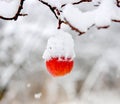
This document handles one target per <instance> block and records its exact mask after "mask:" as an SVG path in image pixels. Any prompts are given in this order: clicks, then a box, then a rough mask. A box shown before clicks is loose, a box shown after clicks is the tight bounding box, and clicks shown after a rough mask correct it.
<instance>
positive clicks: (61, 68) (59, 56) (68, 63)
mask: <svg viewBox="0 0 120 104" xmlns="http://www.w3.org/2000/svg"><path fill="white" fill-rule="evenodd" d="M55 34H56V35H53V36H52V37H50V38H49V39H48V43H47V48H46V50H45V52H44V54H43V58H44V59H45V63H46V67H47V70H48V72H49V73H50V74H51V75H52V76H64V75H66V74H68V73H70V72H71V70H72V68H73V65H74V57H75V52H74V41H73V39H72V36H71V35H70V34H68V33H66V32H63V31H62V30H57V31H56V32H55Z"/></svg>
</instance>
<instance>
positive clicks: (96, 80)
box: [0, 0, 120, 104]
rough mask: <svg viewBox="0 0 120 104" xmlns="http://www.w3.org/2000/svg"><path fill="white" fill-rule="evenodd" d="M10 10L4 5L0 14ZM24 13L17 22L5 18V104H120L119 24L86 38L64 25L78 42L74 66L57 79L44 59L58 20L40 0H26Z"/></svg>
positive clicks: (0, 92)
mask: <svg viewBox="0 0 120 104" xmlns="http://www.w3.org/2000/svg"><path fill="white" fill-rule="evenodd" d="M6 1H9V0H6ZM86 5H87V4H86V3H85V4H81V5H80V9H82V11H87V9H90V8H91V6H90V5H87V7H88V8H86ZM3 8H4V9H3ZM10 8H11V7H10ZM8 10H9V7H7V8H6V7H4V6H3V5H2V4H0V13H4V11H6V12H5V15H9V12H7V11H8ZM23 13H28V16H25V17H19V18H18V20H17V21H5V20H2V19H0V104H8V103H9V104H120V99H119V98H120V40H119V39H120V29H119V27H120V24H119V23H114V22H112V24H111V26H110V27H109V28H108V29H100V30H98V29H96V27H92V28H91V29H90V30H89V31H87V32H86V33H85V34H84V35H81V36H78V33H76V32H73V31H71V30H70V29H69V28H68V27H66V26H65V27H64V26H63V27H64V28H65V29H66V31H67V32H68V33H70V34H71V36H72V38H73V39H74V45H75V53H76V57H75V65H74V68H73V71H72V72H71V73H70V74H69V75H67V76H64V77H59V78H54V77H52V76H51V75H50V74H49V73H48V72H47V70H46V67H45V62H44V59H43V58H42V56H43V53H44V50H45V48H46V44H47V40H48V38H49V37H51V36H52V35H53V34H54V31H55V29H56V28H57V20H56V18H55V16H54V15H53V14H52V13H51V11H50V10H49V9H48V7H46V6H45V5H43V4H41V3H40V2H38V1H37V0H28V1H27V0H26V2H25V4H24V9H23ZM78 21H79V18H78Z"/></svg>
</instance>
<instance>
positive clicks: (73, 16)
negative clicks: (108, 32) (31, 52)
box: [39, 0, 120, 34]
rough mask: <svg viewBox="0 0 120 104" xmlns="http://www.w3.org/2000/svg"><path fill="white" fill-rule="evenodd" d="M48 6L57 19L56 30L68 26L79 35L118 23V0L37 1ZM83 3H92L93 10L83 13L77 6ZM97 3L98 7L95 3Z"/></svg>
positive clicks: (119, 13)
mask: <svg viewBox="0 0 120 104" xmlns="http://www.w3.org/2000/svg"><path fill="white" fill-rule="evenodd" d="M39 1H40V2H41V3H43V4H45V5H46V6H48V7H49V8H50V9H51V11H52V12H53V13H54V15H55V16H56V18H57V19H58V29H60V28H61V24H62V23H64V24H66V25H68V26H69V27H70V28H71V29H72V30H74V31H76V32H78V33H79V34H83V33H85V32H86V31H87V30H88V29H90V28H91V27H92V26H96V27H97V28H98V29H101V28H108V27H109V26H110V25H111V22H112V21H114V22H120V10H119V6H120V0H80V1H78V0H66V1H64V0H56V1H53V0H46V2H44V1H42V0H39ZM83 2H89V3H92V4H93V6H95V8H94V10H91V11H86V12H83V11H82V10H80V8H79V6H75V5H78V4H81V3H83ZM96 2H97V4H98V5H96V4H95V3H96ZM96 6H97V8H96Z"/></svg>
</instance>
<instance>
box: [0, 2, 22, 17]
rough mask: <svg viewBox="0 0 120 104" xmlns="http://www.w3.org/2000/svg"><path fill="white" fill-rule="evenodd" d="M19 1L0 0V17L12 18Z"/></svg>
mask: <svg viewBox="0 0 120 104" xmlns="http://www.w3.org/2000/svg"><path fill="white" fill-rule="evenodd" d="M19 5H20V0H0V16H4V17H9V18H10V17H13V16H14V15H15V14H16V13H17V10H18V8H19Z"/></svg>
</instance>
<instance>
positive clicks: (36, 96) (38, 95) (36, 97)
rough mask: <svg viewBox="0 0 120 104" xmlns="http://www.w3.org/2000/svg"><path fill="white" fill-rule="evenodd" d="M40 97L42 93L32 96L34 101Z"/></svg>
mask: <svg viewBox="0 0 120 104" xmlns="http://www.w3.org/2000/svg"><path fill="white" fill-rule="evenodd" d="M41 96H42V93H36V94H35V95H34V98H35V99H40V97H41Z"/></svg>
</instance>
